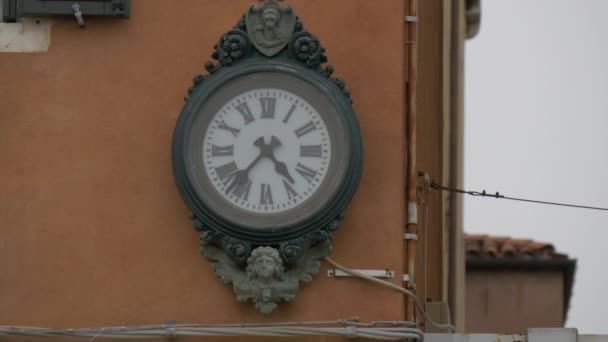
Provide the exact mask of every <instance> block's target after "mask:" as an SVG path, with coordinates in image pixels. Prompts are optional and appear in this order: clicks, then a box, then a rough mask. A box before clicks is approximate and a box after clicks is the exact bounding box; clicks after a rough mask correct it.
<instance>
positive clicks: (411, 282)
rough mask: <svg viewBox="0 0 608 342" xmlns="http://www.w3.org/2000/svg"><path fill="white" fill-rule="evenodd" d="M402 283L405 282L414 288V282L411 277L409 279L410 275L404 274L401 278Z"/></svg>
mask: <svg viewBox="0 0 608 342" xmlns="http://www.w3.org/2000/svg"><path fill="white" fill-rule="evenodd" d="M402 280H403V282H404V283H407V284H409V285H410V286H411V288H412V289H414V290H416V283H414V282H413V281H412V280H411V279H410V275H409V274H404V275H403V278H402Z"/></svg>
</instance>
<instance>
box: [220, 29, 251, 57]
mask: <svg viewBox="0 0 608 342" xmlns="http://www.w3.org/2000/svg"><path fill="white" fill-rule="evenodd" d="M250 50H251V43H250V42H249V38H248V37H247V34H246V33H245V32H243V31H240V30H232V31H230V32H227V33H226V34H224V35H223V36H222V38H221V39H220V42H219V43H218V44H217V47H216V51H215V52H214V53H213V55H212V57H213V59H216V60H218V61H219V62H220V63H221V64H222V65H223V66H230V65H232V64H234V63H235V62H237V61H239V60H240V59H242V58H243V57H245V56H247V55H248V54H249V51H250Z"/></svg>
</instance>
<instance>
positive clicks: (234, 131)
mask: <svg viewBox="0 0 608 342" xmlns="http://www.w3.org/2000/svg"><path fill="white" fill-rule="evenodd" d="M218 128H219V129H223V130H225V131H228V132H230V133H232V135H234V137H235V138H236V137H238V136H239V133H241V130H240V129H238V128H232V127H230V126H228V125H226V122H224V121H223V120H222V122H220V125H219V126H218Z"/></svg>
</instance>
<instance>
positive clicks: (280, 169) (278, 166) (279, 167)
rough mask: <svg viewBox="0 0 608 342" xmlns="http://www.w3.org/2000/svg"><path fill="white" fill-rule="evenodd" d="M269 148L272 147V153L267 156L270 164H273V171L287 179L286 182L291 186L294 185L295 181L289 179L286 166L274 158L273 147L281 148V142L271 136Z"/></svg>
mask: <svg viewBox="0 0 608 342" xmlns="http://www.w3.org/2000/svg"><path fill="white" fill-rule="evenodd" d="M270 146H271V147H272V150H271V152H272V153H271V154H270V155H269V156H268V158H270V160H272V162H273V163H274V170H275V171H276V173H278V174H279V175H281V176H283V177H285V178H287V180H288V181H289V182H290V183H291V184H293V183H295V181H294V180H293V178H291V175H290V174H289V170H288V169H287V165H285V163H283V162H281V161H279V160H277V158H276V157H275V156H274V149H275V147H279V146H281V141H280V140H279V139H278V138H277V137H275V136H272V139H271V140H270Z"/></svg>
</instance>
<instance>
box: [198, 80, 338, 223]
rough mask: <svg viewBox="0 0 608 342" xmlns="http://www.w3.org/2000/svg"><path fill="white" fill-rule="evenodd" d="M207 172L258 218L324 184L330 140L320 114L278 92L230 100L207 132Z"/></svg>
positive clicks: (256, 90) (224, 195) (293, 203)
mask: <svg viewBox="0 0 608 342" xmlns="http://www.w3.org/2000/svg"><path fill="white" fill-rule="evenodd" d="M201 154H202V157H203V161H204V172H205V174H206V176H207V177H208V178H209V180H210V181H211V184H212V185H213V188H214V190H215V191H217V193H218V194H219V195H220V196H221V197H222V198H223V199H224V200H225V201H227V202H229V203H230V204H231V205H234V206H236V207H238V208H240V209H242V210H244V211H247V212H251V213H256V214H273V213H280V212H285V211H288V210H290V209H293V208H295V207H297V206H299V205H300V204H302V203H304V202H306V201H307V200H308V199H310V198H311V197H312V196H313V195H314V194H315V193H316V192H317V191H318V190H319V189H320V188H321V186H322V185H323V182H324V180H325V179H326V176H327V171H328V169H329V167H330V164H331V159H332V142H331V137H330V134H329V131H328V128H327V125H326V123H325V121H324V120H323V118H322V117H321V115H320V114H319V111H318V110H317V109H316V108H315V107H314V106H313V105H312V104H311V103H309V102H308V101H307V100H306V99H304V98H302V97H300V96H298V95H297V94H294V93H293V92H291V91H288V90H285V89H280V88H254V89H251V90H248V91H246V92H243V93H241V94H238V95H237V96H234V97H233V98H231V99H229V100H228V101H227V102H226V103H225V104H224V105H223V106H222V107H221V108H220V109H219V110H218V111H217V112H216V113H214V115H213V117H212V119H211V120H210V124H209V126H208V128H207V130H206V132H205V135H204V139H203V145H202V146H201Z"/></svg>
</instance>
